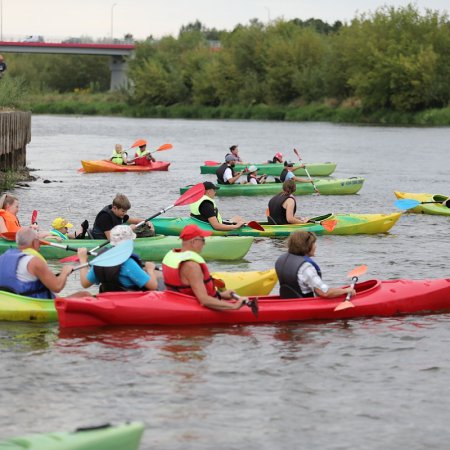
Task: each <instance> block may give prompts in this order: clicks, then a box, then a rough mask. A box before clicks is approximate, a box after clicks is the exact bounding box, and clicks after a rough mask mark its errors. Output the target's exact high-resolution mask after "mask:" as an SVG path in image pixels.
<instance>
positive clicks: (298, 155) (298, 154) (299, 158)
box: [294, 148, 320, 194]
mask: <svg viewBox="0 0 450 450" xmlns="http://www.w3.org/2000/svg"><path fill="white" fill-rule="evenodd" d="M294 153H295V154H296V155H297V157H298V160H299V161H300V162H301V163H302V164H303V165H304V166H305V167H304V169H305V172H306V175H307V176H308V180H309V181H310V182H311V184H312V185H313V188H314V190H315V191H316V192H317V193H318V194H320V192H319V189H317V186H316V184H315V183H314V180H313V179H312V178H311V175H310V174H309V172H308V168H307V167H306V164H304V163H303V161H302V157H301V156H300V153H299V152H298V151H297V149H296V148H294Z"/></svg>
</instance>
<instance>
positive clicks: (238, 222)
mask: <svg viewBox="0 0 450 450" xmlns="http://www.w3.org/2000/svg"><path fill="white" fill-rule="evenodd" d="M203 186H205V193H204V195H203V197H201V198H200V199H199V200H197V201H196V202H195V203H191V205H190V207H189V208H190V210H191V217H194V218H196V219H198V220H201V221H202V222H206V223H209V224H210V225H211V226H212V227H213V228H214V229H215V230H218V231H227V230H236V229H238V228H241V227H242V226H243V225H244V223H245V221H244V220H243V219H242V217H234V218H233V219H231V221H229V222H227V221H224V220H222V217H221V216H220V213H219V209H218V208H217V205H216V202H215V201H214V197H215V196H216V191H217V190H218V189H220V188H219V186H216V185H215V184H214V183H211V181H205V182H204V183H203Z"/></svg>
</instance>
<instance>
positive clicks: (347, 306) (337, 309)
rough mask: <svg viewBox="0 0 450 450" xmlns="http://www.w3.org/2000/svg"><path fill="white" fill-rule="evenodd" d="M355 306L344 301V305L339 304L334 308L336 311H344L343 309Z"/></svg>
mask: <svg viewBox="0 0 450 450" xmlns="http://www.w3.org/2000/svg"><path fill="white" fill-rule="evenodd" d="M354 307H355V305H354V304H353V303H352V302H351V301H350V300H344V301H343V302H342V303H339V305H337V306H336V308H334V310H335V311H342V310H343V309H347V308H354Z"/></svg>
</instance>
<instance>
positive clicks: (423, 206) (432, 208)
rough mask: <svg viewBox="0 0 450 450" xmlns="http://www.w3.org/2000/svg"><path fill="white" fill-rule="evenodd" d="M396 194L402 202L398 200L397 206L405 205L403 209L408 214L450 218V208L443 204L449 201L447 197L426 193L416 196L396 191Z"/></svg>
mask: <svg viewBox="0 0 450 450" xmlns="http://www.w3.org/2000/svg"><path fill="white" fill-rule="evenodd" d="M394 194H395V196H396V197H397V198H398V199H399V200H400V202H399V201H398V200H397V202H396V204H397V206H398V207H402V206H403V205H404V207H402V209H404V210H406V211H407V212H410V213H418V214H432V215H439V216H450V208H449V207H448V206H446V205H443V204H442V203H443V202H445V201H446V200H448V198H449V197H448V196H447V195H440V194H425V193H420V194H415V193H412V192H400V191H395V192H394ZM408 200H409V202H408Z"/></svg>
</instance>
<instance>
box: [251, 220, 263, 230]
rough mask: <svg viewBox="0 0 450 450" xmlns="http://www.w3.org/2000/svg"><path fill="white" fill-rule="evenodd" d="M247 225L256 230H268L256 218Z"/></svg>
mask: <svg viewBox="0 0 450 450" xmlns="http://www.w3.org/2000/svg"><path fill="white" fill-rule="evenodd" d="M247 226H248V227H250V228H253V229H254V230H258V231H266V230H264V228H263V227H262V226H261V225H260V224H259V223H258V222H256V220H251V221H250V222H248V223H247Z"/></svg>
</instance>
